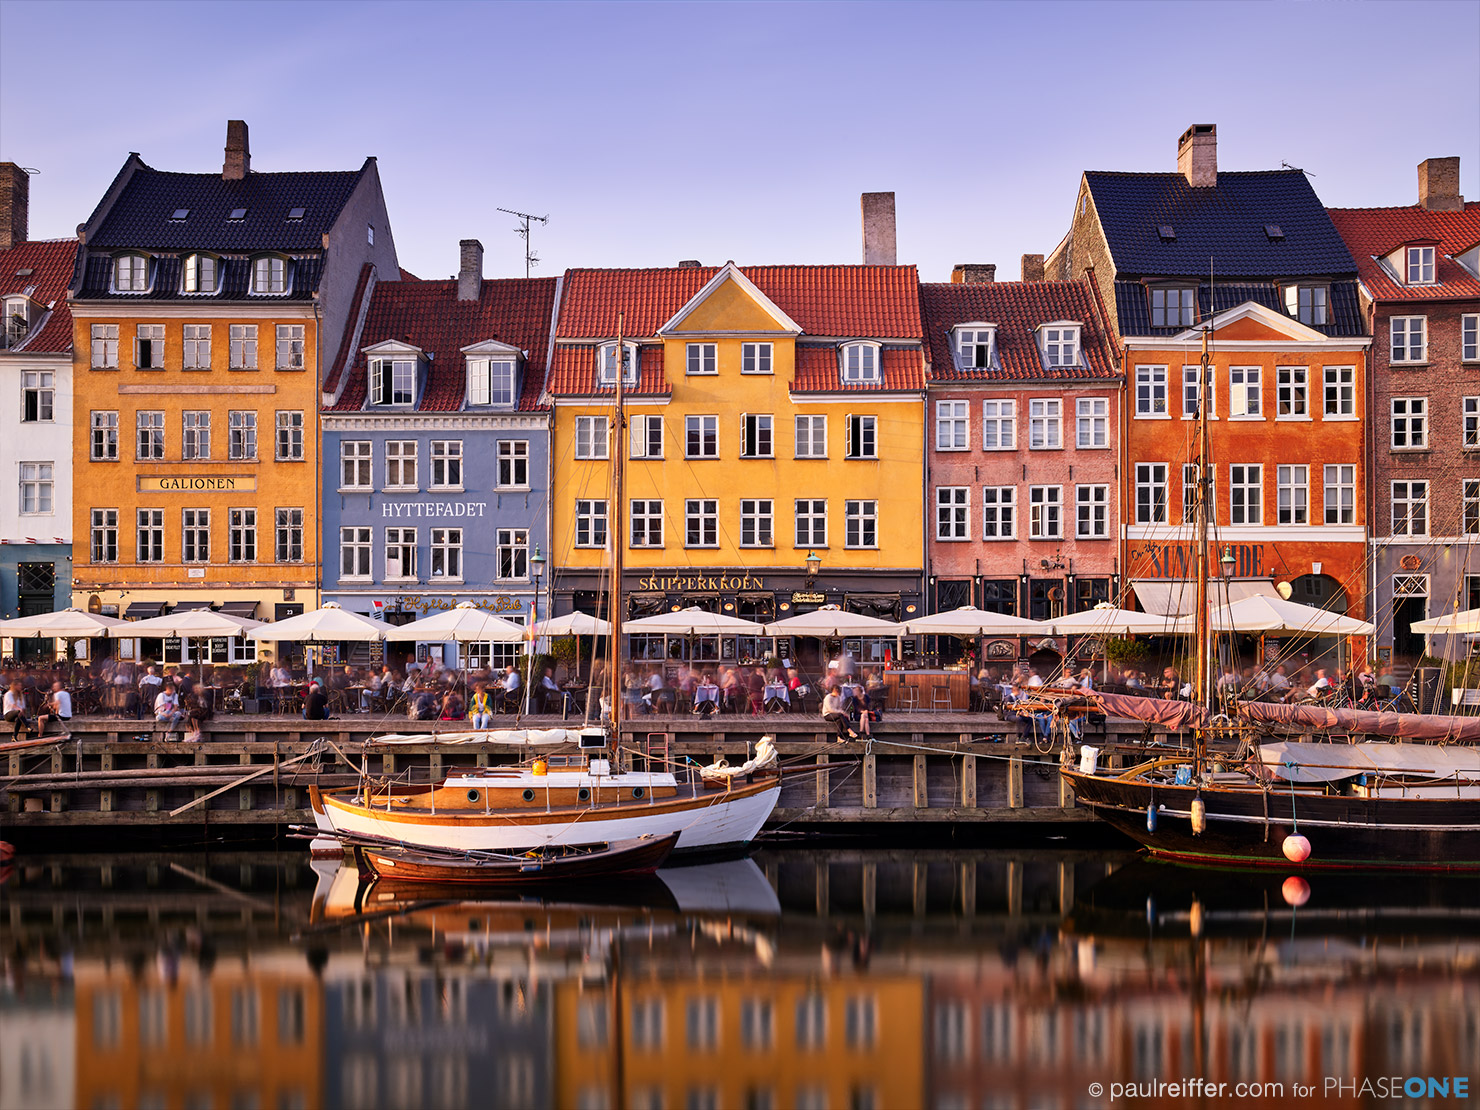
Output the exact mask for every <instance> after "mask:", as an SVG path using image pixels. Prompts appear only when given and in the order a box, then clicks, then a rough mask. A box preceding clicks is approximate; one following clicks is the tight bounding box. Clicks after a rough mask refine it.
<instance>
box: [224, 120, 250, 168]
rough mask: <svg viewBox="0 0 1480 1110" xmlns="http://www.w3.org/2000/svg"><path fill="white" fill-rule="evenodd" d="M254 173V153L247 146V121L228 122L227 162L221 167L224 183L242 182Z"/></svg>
mask: <svg viewBox="0 0 1480 1110" xmlns="http://www.w3.org/2000/svg"><path fill="white" fill-rule="evenodd" d="M251 172H252V151H251V148H250V147H249V146H248V145H247V124H246V121H245V120H239V119H229V120H227V121H226V161H225V162H224V163H223V164H222V166H221V179H222V180H223V181H240V180H241V179H242V178H244V177H246V176H247V174H249V173H251Z"/></svg>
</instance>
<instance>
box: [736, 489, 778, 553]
mask: <svg viewBox="0 0 1480 1110" xmlns="http://www.w3.org/2000/svg"><path fill="white" fill-rule="evenodd" d="M740 546H741V547H761V548H765V547H775V546H776V502H775V501H773V500H772V499H771V498H769V497H742V498H741V499H740Z"/></svg>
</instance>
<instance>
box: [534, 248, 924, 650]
mask: <svg viewBox="0 0 1480 1110" xmlns="http://www.w3.org/2000/svg"><path fill="white" fill-rule="evenodd" d="M917 289H918V278H917V276H916V273H915V270H914V268H913V267H911V266H763V267H746V268H744V269H742V268H740V267H738V266H735V265H734V264H733V263H727V264H726V265H725V266H723V267H720V268H714V267H704V266H698V265H681V266H678V267H675V268H672V269H653V270H572V271H568V272H567V273H566V276H565V283H564V290H563V293H562V298H561V307H560V317H559V323H558V325H557V331H556V345H555V352H554V358H553V361H552V366H551V374H550V393H551V396H552V399H553V401H554V407H555V430H554V441H553V443H552V455H553V457H554V463H553V465H554V483H553V486H552V489H553V491H554V492H553V495H552V506H551V525H552V527H551V546H552V549H553V552H554V558H553V560H552V562H553V564H554V566H555V578H554V584H553V585H554V604H555V611H556V612H566V611H569V610H571V609H573V608H575V609H584V610H588V611H594V610H595V608H596V606H597V598H598V591H599V589H600V588H601V575H602V568H603V567H608V566H609V565H610V556H609V554H608V550H609V544H610V542H613V541H616V542H620V543H621V545H622V548H623V557H624V563H625V571H626V573H625V577H624V582H623V593H624V595H625V596H626V604H627V609H626V615H628V616H641V615H647V614H650V613H655V612H664V611H667V610H669V609H671V608H676V607H682V606H687V605H698V606H700V607H703V608H706V609H711V610H713V611H716V612H723V613H726V614H729V615H732V616H741V617H745V618H748V619H753V620H769V619H776V618H780V617H785V616H790V615H794V614H796V613H801V612H806V611H808V610H810V609H815V608H817V607H819V606H821V605H824V604H835V605H839V606H842V607H845V608H848V609H852V610H855V611H858V612H864V613H868V614H871V615H876V616H883V617H888V618H892V619H904V618H907V617H909V616H913V615H916V614H917V613H918V612H919V611H921V610H920V592H921V567H922V566H923V564H924V531H923V529H924V517H923V508H922V506H923V495H922V489H923V480H924V479H923V458H924V355H923V350H922V342H921V327H920V311H919V299H918V292H917ZM619 329H620V332H621V343H622V348H623V349H622V352H621V355H620V359H619V356H618V353H617V343H618V331H619ZM619 362H620V365H621V366H622V367H623V375H624V377H623V393H624V413H625V426H624V427H623V428H622V429H621V430H620V431H618V432H617V433H616V434H615V436H613V435H612V433H611V420H612V416H613V412H614V409H613V404H614V395H615V387H616V384H617V366H618V364H619ZM617 449H620V450H621V451H623V452H624V456H625V458H624V465H625V489H624V491H623V501H624V504H623V506H622V507H621V512H620V515H617V514H614V513H613V511H612V510H611V507H610V501H611V475H612V461H613V460H612V458H611V453H612V451H613V450H617ZM809 556H810V557H811V559H810V560H809ZM809 562H810V564H811V565H810V566H809ZM753 647H754V645H747V644H746V643H745V642H744V641H740V642H737V641H733V640H727V641H724V642H716V643H715V644H714V645H711V646H710V648H711V649H712V654H706V655H704V656H702V657H703V658H705V659H709V658H714V659H719V658H725V659H733V658H737V657H738V658H741V659H743V658H745V657H746V656H747V655H748V654H749V653H750V650H751V649H752V648H753ZM633 651H634V656H637V657H642V656H643V655H644V654H646V655H647V657H649V658H660V657H661V653H660V649H659V647H658V646H657V645H654V648H653V651H651V652H650V651H648V650H647V648H646V646H645V645H642V644H634V646H633Z"/></svg>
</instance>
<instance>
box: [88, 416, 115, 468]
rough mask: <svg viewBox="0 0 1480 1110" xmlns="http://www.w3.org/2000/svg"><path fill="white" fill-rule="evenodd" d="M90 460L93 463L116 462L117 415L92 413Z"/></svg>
mask: <svg viewBox="0 0 1480 1110" xmlns="http://www.w3.org/2000/svg"><path fill="white" fill-rule="evenodd" d="M92 459H93V461H94V462H116V461H117V460H118V413H116V412H98V411H94V412H93V414H92Z"/></svg>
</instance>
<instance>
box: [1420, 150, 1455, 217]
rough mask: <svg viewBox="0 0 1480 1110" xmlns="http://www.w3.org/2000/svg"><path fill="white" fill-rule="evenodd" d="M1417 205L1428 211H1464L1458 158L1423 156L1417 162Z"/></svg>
mask: <svg viewBox="0 0 1480 1110" xmlns="http://www.w3.org/2000/svg"><path fill="white" fill-rule="evenodd" d="M1418 206H1419V207H1420V208H1427V209H1428V210H1429V211H1430V212H1462V211H1464V207H1465V198H1464V197H1462V196H1460V195H1459V159H1458V158H1425V159H1424V160H1423V161H1422V162H1420V163H1419V164H1418Z"/></svg>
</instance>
